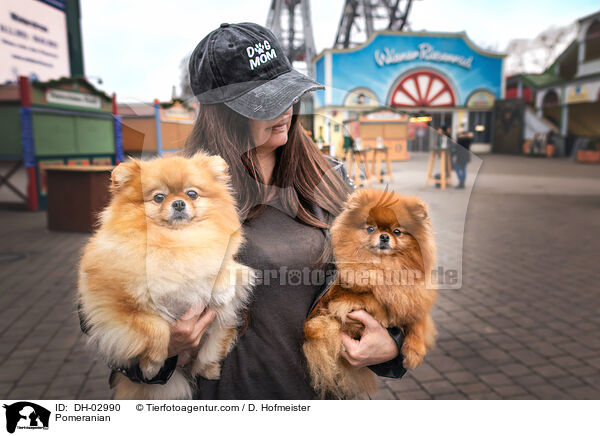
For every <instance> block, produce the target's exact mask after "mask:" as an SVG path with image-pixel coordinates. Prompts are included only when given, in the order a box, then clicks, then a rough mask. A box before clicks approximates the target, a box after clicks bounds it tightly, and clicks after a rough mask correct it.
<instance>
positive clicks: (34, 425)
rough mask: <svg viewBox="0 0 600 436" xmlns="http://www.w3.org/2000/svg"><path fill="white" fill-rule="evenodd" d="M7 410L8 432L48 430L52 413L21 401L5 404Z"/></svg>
mask: <svg viewBox="0 0 600 436" xmlns="http://www.w3.org/2000/svg"><path fill="white" fill-rule="evenodd" d="M3 407H4V408H5V409H6V431H8V432H9V433H14V432H15V430H16V429H19V430H21V429H26V430H36V429H37V430H41V429H43V430H48V423H49V421H50V411H49V410H48V409H45V408H43V407H42V406H39V405H37V404H35V403H30V402H29V401H19V402H17V403H13V404H10V405H7V404H4V406H3Z"/></svg>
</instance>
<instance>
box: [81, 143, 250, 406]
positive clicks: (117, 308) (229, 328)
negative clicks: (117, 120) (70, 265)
mask: <svg viewBox="0 0 600 436" xmlns="http://www.w3.org/2000/svg"><path fill="white" fill-rule="evenodd" d="M111 179H112V184H111V191H112V199H111V202H110V203H109V205H108V206H107V208H106V209H105V210H104V211H103V212H102V214H101V216H100V228H99V230H98V231H97V232H96V234H95V235H94V236H93V237H92V238H91V240H90V241H89V243H88V244H87V246H86V247H85V249H84V252H83V257H82V259H81V263H80V268H79V283H78V288H79V300H80V304H81V311H82V316H83V319H84V322H85V325H86V327H87V330H88V334H89V338H90V342H91V343H93V344H94V345H95V346H96V347H97V348H98V349H99V352H100V354H101V355H102V356H103V357H104V359H105V360H106V361H107V362H108V363H109V365H111V366H116V367H119V368H125V367H130V366H132V365H135V364H139V367H140V369H141V372H142V374H143V375H144V377H146V378H147V379H152V378H153V377H154V376H156V375H157V373H158V372H159V370H160V368H161V367H162V365H163V364H164V362H165V360H166V359H167V357H168V356H167V354H168V352H167V348H168V346H169V339H170V331H169V326H170V323H171V322H173V321H174V320H176V319H178V318H179V317H180V316H181V315H183V314H184V313H185V312H186V311H187V310H188V309H189V308H190V307H191V306H192V305H197V304H204V305H205V306H206V307H209V308H213V309H214V310H215V311H216V314H217V316H216V319H215V321H214V322H213V323H212V324H211V325H210V326H209V328H208V329H207V331H206V332H205V334H204V336H203V337H202V341H201V343H200V345H199V347H198V350H197V352H194V354H195V355H194V356H193V359H192V360H191V362H190V363H188V364H187V365H186V366H185V367H184V368H177V370H176V371H175V372H174V374H173V375H172V376H171V378H170V379H169V381H168V382H167V383H166V384H164V385H159V384H137V383H133V382H132V381H130V380H129V379H128V378H127V377H125V376H124V375H122V374H120V373H117V377H116V379H114V383H113V385H114V387H115V388H116V391H115V399H191V398H192V393H193V389H194V387H195V386H194V382H193V380H194V378H195V376H196V375H201V376H203V377H205V378H208V379H218V378H219V377H220V370H221V367H220V363H221V361H222V360H223V359H224V357H225V356H226V355H227V353H228V352H229V350H230V349H231V347H232V346H233V344H234V341H235V339H236V337H237V328H238V326H239V319H240V316H239V315H240V312H241V311H242V310H243V309H244V308H245V305H246V302H247V300H248V299H249V296H250V290H251V287H252V283H253V280H254V272H253V271H252V270H251V269H250V268H248V267H246V266H244V265H241V264H239V263H237V262H236V261H235V260H234V256H235V254H236V253H237V251H238V248H239V247H240V245H241V244H242V242H243V236H242V228H241V224H240V220H239V218H238V214H237V211H236V203H235V200H234V198H233V195H232V193H231V188H230V181H229V174H228V168H227V165H226V163H225V161H224V160H223V159H222V158H220V157H218V156H208V155H206V154H203V153H199V154H196V155H195V156H193V157H192V158H189V159H186V158H183V157H180V156H171V157H166V158H156V159H154V160H150V161H140V160H134V159H132V160H130V161H128V162H125V163H121V164H120V165H118V166H117V167H116V168H115V169H114V170H113V171H112V174H111Z"/></svg>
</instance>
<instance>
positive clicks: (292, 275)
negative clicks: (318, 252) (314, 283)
mask: <svg viewBox="0 0 600 436" xmlns="http://www.w3.org/2000/svg"><path fill="white" fill-rule="evenodd" d="M301 282H302V274H300V271H298V270H290V271H288V284H289V285H292V286H297V285H299V284H301Z"/></svg>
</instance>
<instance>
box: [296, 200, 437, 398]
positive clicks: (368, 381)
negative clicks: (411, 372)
mask: <svg viewBox="0 0 600 436" xmlns="http://www.w3.org/2000/svg"><path fill="white" fill-rule="evenodd" d="M382 235H384V236H382ZM385 235H387V236H385ZM386 238H388V240H387V242H386V241H385V239H386ZM331 239H332V245H333V252H334V257H335V261H336V266H337V268H338V277H337V280H336V282H335V283H334V285H333V286H332V288H331V289H330V290H329V291H328V292H327V294H325V296H324V297H323V298H322V299H321V300H320V301H319V303H318V304H317V306H316V307H315V308H314V309H313V311H312V312H311V314H310V315H309V319H308V320H307V322H306V323H305V325H304V334H305V338H306V341H305V343H304V347H303V349H304V354H305V356H306V359H307V363H308V368H309V372H310V375H311V378H312V383H313V387H314V388H315V390H316V391H317V392H318V393H319V394H320V395H321V396H322V397H324V398H331V397H334V398H354V397H357V396H359V395H360V394H364V393H371V392H373V391H374V390H375V389H376V387H377V383H376V377H375V375H374V373H373V372H372V371H371V370H369V369H368V368H361V369H357V368H353V367H352V366H350V364H349V363H348V362H347V361H346V360H345V359H343V358H342V357H341V356H340V351H341V340H340V332H345V333H347V334H349V335H350V336H351V337H353V338H354V339H359V338H360V336H361V334H362V330H363V328H364V326H363V325H362V324H360V323H358V322H356V321H353V320H352V319H350V318H348V317H347V314H348V313H349V312H351V311H355V310H360V309H364V310H366V311H367V312H368V313H369V314H371V315H372V316H373V317H374V318H375V319H377V320H378V321H379V322H380V323H381V324H382V325H383V326H384V327H386V328H389V327H393V326H395V327H400V328H402V329H403V331H404V334H405V338H404V344H403V347H402V354H403V356H404V365H405V367H406V368H408V369H413V368H415V367H417V366H418V365H419V364H420V363H421V362H422V360H423V357H424V356H425V353H426V351H427V349H428V348H431V347H432V346H433V344H434V339H435V335H436V330H435V327H434V324H433V320H432V318H431V316H430V314H429V312H430V310H431V307H432V306H433V303H434V300H435V297H436V291H435V289H433V288H432V284H431V271H432V268H433V266H434V262H435V246H434V240H433V236H432V232H431V224H430V219H429V216H428V211H427V206H426V204H425V203H424V202H422V201H421V200H419V199H418V198H416V197H404V196H401V195H398V194H393V193H389V192H382V191H378V190H368V189H363V190H358V191H356V192H355V193H354V194H352V195H351V196H350V198H349V199H348V201H347V203H346V205H345V207H344V210H343V212H342V213H341V214H340V215H339V216H338V217H337V218H336V219H335V220H334V222H333V225H332V227H331Z"/></svg>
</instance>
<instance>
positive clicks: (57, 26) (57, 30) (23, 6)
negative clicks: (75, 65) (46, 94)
mask: <svg viewBox="0 0 600 436" xmlns="http://www.w3.org/2000/svg"><path fill="white" fill-rule="evenodd" d="M69 74H70V66H69V46H68V38H67V18H66V14H65V2H64V1H61V0H52V1H49V0H48V1H42V0H2V2H0V84H4V83H6V82H16V81H17V79H18V77H19V76H27V77H29V79H30V80H39V81H47V80H51V79H58V78H60V77H68V76H69Z"/></svg>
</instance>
